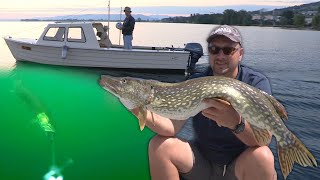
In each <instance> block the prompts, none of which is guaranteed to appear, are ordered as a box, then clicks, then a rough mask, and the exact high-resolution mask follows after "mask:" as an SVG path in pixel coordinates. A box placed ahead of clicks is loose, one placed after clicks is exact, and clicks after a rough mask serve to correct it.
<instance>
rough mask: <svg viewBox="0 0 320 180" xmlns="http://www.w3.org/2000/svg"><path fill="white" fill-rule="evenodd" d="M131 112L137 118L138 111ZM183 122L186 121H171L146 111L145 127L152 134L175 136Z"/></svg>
mask: <svg viewBox="0 0 320 180" xmlns="http://www.w3.org/2000/svg"><path fill="white" fill-rule="evenodd" d="M131 112H132V113H133V114H134V115H136V116H137V113H138V110H137V109H133V110H131ZM153 119H154V121H153ZM185 122H186V121H180V120H179V121H178V120H171V119H169V118H165V117H162V116H160V115H158V114H155V113H151V112H150V111H147V120H146V126H148V127H149V128H150V129H151V130H152V131H153V132H155V133H157V134H159V135H162V136H174V135H176V134H177V133H178V132H179V130H180V129H181V127H182V126H183V124H184V123H185Z"/></svg>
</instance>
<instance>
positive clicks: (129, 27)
mask: <svg viewBox="0 0 320 180" xmlns="http://www.w3.org/2000/svg"><path fill="white" fill-rule="evenodd" d="M124 13H125V15H126V18H125V19H124V21H123V25H122V27H121V28H120V29H122V34H123V44H124V48H125V49H132V40H133V36H132V33H133V29H134V25H135V22H136V21H135V19H134V17H132V16H131V8H130V7H125V8H124Z"/></svg>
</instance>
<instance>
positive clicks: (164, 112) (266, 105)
mask: <svg viewBox="0 0 320 180" xmlns="http://www.w3.org/2000/svg"><path fill="white" fill-rule="evenodd" d="M99 83H100V85H101V86H102V87H103V88H104V89H105V90H107V91H109V92H110V93H112V94H113V95H115V96H116V97H118V98H119V100H120V101H121V102H122V104H123V105H124V106H125V107H126V108H127V109H129V110H131V109H134V108H138V109H139V113H138V115H137V118H138V119H139V124H140V129H141V130H142V129H143V127H144V126H145V121H146V119H145V118H146V114H147V110H149V111H151V112H153V113H156V114H159V115H161V116H163V117H167V118H170V119H175V120H186V119H188V118H189V117H193V116H195V115H196V114H198V113H199V112H200V111H202V110H204V109H206V108H208V105H207V104H206V103H204V102H203V100H204V99H206V98H218V99H222V100H225V101H228V102H229V103H230V104H231V105H232V106H233V108H234V109H235V110H236V111H237V112H238V113H239V114H241V116H242V117H244V118H245V119H246V121H247V122H248V123H249V124H250V127H251V128H252V131H253V134H254V136H255V138H256V140H257V142H258V143H259V145H261V146H262V145H268V143H269V142H270V140H271V139H270V138H271V137H270V134H269V132H271V133H272V134H273V135H274V136H275V138H276V140H277V149H278V157H279V162H280V166H281V171H282V174H283V176H284V178H286V177H287V176H288V175H289V173H290V172H291V171H292V168H293V164H294V162H297V163H298V164H300V165H301V166H311V167H313V166H317V161H316V159H315V158H314V156H313V155H312V154H311V153H310V152H309V150H308V149H307V148H306V147H305V146H304V145H303V143H302V142H301V141H300V140H299V139H298V138H297V137H296V136H295V135H294V134H293V133H292V132H290V130H288V129H287V127H286V126H285V124H284V122H283V121H282V119H288V116H287V112H286V111H285V108H284V107H283V106H282V104H281V103H280V102H278V101H277V100H276V99H275V98H274V97H273V96H271V95H269V94H267V93H265V92H263V91H261V90H259V89H257V88H255V87H252V86H250V85H248V84H246V83H243V82H241V81H238V80H236V79H232V78H227V77H221V76H208V77H201V78H196V79H190V80H186V81H183V82H180V83H163V82H159V81H156V80H145V79H138V78H132V77H112V76H107V75H102V76H101V78H100V80H99Z"/></svg>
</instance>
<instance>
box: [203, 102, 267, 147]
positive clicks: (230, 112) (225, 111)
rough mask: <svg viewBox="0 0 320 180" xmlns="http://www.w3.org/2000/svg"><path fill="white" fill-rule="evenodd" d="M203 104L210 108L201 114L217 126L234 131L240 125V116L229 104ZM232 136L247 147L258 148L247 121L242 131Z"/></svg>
mask: <svg viewBox="0 0 320 180" xmlns="http://www.w3.org/2000/svg"><path fill="white" fill-rule="evenodd" d="M205 103H207V104H209V106H210V108H208V109H205V110H203V111H202V114H203V115H204V116H206V117H207V118H209V119H211V120H213V121H215V122H216V123H217V124H218V125H219V126H223V127H227V128H229V129H235V127H236V125H237V124H239V123H240V121H241V116H240V115H239V114H238V112H237V111H236V110H235V109H234V108H233V107H232V105H231V104H230V103H228V102H225V101H223V100H219V99H206V100H205ZM234 134H235V135H236V136H237V137H238V138H239V139H240V140H241V141H242V142H243V143H244V144H246V145H247V146H259V144H258V142H257V141H256V138H255V137H254V134H253V132H252V129H251V127H250V125H249V124H248V122H247V121H245V129H244V131H243V132H241V133H239V134H236V133H234ZM270 136H271V134H270Z"/></svg>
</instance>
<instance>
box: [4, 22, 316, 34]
mask: <svg viewBox="0 0 320 180" xmlns="http://www.w3.org/2000/svg"><path fill="white" fill-rule="evenodd" d="M17 21H20V22H92V21H96V22H108V20H93V19H90V20H78V19H70V20H41V19H0V22H17ZM109 22H119V20H110V21H109ZM139 22H150V23H171V22H161V21H139ZM181 24H195V23H181ZM198 24H201V23H198ZM205 25H208V24H205ZM212 25H218V24H212ZM234 26H240V25H234ZM250 26H251V27H275V28H282V29H290V30H309V31H320V30H317V29H313V28H312V27H295V26H292V25H287V26H280V25H275V26H272V25H263V26H261V25H250ZM250 26H243V27H250Z"/></svg>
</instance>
